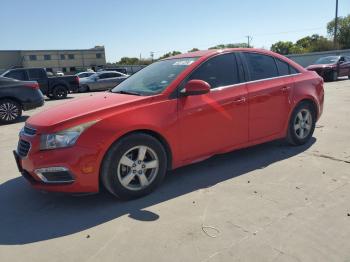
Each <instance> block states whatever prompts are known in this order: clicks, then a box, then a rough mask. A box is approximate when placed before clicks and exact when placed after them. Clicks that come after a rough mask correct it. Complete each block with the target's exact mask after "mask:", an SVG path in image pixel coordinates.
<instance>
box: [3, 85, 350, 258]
mask: <svg viewBox="0 0 350 262" xmlns="http://www.w3.org/2000/svg"><path fill="white" fill-rule="evenodd" d="M85 95H89V94H74V95H71V96H70V97H71V99H76V97H79V96H85ZM63 102H64V101H47V102H46V104H45V106H44V107H43V108H39V109H36V110H33V111H29V112H25V114H24V115H25V116H24V117H23V119H22V120H23V121H24V120H25V119H26V116H29V115H32V114H34V113H35V112H38V111H41V110H44V109H45V108H47V107H50V106H53V105H55V104H58V103H63ZM22 126H23V122H22V123H16V124H12V125H7V126H0V261H4V262H6V261H12V262H15V261H20V262H22V261H50V262H53V261H63V260H64V261H112V260H113V261H174V262H175V261H176V262H178V261H259V262H261V261H325V262H326V261H327V262H329V261H350V241H349V240H350V184H349V182H350V131H349V130H350V80H345V79H344V80H340V81H338V82H334V83H326V84H325V108H324V113H323V116H322V118H321V119H320V121H319V122H318V123H317V128H316V130H315V134H314V138H313V139H312V141H311V142H310V143H309V144H308V145H305V146H301V147H289V146H287V145H286V144H284V143H283V141H275V142H271V143H267V144H264V145H259V146H256V147H253V148H249V149H244V150H239V151H236V152H232V153H228V154H224V155H219V156H215V157H213V158H211V159H209V160H206V161H204V162H201V163H198V164H195V165H191V166H188V167H184V168H180V169H178V170H175V171H173V172H171V173H169V175H168V176H167V178H166V180H165V182H164V183H163V185H162V186H161V187H160V188H159V189H158V190H157V191H156V192H155V193H153V194H151V195H149V196H147V197H145V198H142V199H138V200H134V201H129V202H120V201H118V200H116V199H114V198H113V197H111V196H109V195H108V194H107V193H101V194H98V195H90V196H80V197H77V196H75V197H74V196H69V195H59V194H43V193H40V192H37V191H35V190H33V189H31V188H30V186H29V185H28V184H27V182H26V181H25V180H24V179H23V178H21V177H20V176H19V173H18V171H17V170H16V165H15V161H14V160H13V157H12V152H11V151H12V150H13V149H14V148H15V147H16V143H17V134H18V132H19V130H20V129H21V127H22Z"/></svg>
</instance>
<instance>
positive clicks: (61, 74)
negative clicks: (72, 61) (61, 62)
mask: <svg viewBox="0 0 350 262" xmlns="http://www.w3.org/2000/svg"><path fill="white" fill-rule="evenodd" d="M56 76H64V73H63V72H62V71H57V72H56Z"/></svg>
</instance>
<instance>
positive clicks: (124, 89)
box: [112, 57, 198, 95]
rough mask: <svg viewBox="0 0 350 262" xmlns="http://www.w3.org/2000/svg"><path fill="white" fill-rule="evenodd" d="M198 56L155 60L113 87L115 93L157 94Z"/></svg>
mask: <svg viewBox="0 0 350 262" xmlns="http://www.w3.org/2000/svg"><path fill="white" fill-rule="evenodd" d="M197 59H198V58H197V57H188V58H174V59H166V60H161V61H158V62H155V63H153V64H151V65H149V66H147V67H145V68H143V69H142V70H140V71H138V72H137V73H135V74H134V75H132V76H130V77H129V78H127V79H126V80H125V81H123V82H122V83H121V84H119V85H118V86H116V87H115V88H113V89H112V92H113V93H134V94H138V95H155V94H159V93H161V92H163V91H164V90H165V89H166V88H167V87H168V86H169V85H170V84H171V83H172V82H173V81H174V80H175V79H176V77H177V76H178V75H179V74H180V73H181V72H183V71H184V70H185V69H186V68H187V67H188V66H190V65H191V64H192V63H194V62H195V61H196V60H197Z"/></svg>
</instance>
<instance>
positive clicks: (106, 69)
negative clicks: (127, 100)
mask: <svg viewBox="0 0 350 262" xmlns="http://www.w3.org/2000/svg"><path fill="white" fill-rule="evenodd" d="M102 71H113V72H119V73H123V74H125V75H127V74H128V71H127V70H126V68H121V67H107V68H104V69H100V70H98V72H102Z"/></svg>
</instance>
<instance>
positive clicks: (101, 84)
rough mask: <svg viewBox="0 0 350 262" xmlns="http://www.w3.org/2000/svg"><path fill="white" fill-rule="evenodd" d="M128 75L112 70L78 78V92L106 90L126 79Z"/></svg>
mask: <svg viewBox="0 0 350 262" xmlns="http://www.w3.org/2000/svg"><path fill="white" fill-rule="evenodd" d="M128 77H129V75H126V74H123V73H120V72H113V71H101V72H97V73H95V74H93V75H91V76H89V77H86V78H81V79H80V88H79V91H80V92H87V91H93V90H107V89H110V88H113V87H115V86H117V85H118V84H120V83H121V82H123V81H124V80H125V79H127V78H128Z"/></svg>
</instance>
